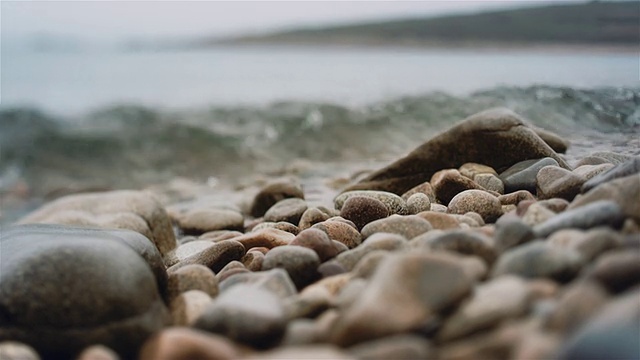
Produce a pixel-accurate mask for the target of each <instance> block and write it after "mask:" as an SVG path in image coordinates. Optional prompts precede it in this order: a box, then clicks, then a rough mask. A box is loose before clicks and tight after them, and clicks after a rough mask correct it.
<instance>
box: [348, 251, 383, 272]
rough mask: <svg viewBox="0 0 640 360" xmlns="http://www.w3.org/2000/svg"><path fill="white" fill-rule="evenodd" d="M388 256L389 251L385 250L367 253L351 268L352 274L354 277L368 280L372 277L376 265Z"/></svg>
mask: <svg viewBox="0 0 640 360" xmlns="http://www.w3.org/2000/svg"><path fill="white" fill-rule="evenodd" d="M387 255H389V251H386V250H374V251H371V252H368V253H367V254H366V255H364V256H363V257H362V259H360V261H358V264H357V265H356V266H355V267H354V268H353V270H352V272H353V275H354V276H355V277H361V278H364V279H368V278H369V277H371V275H373V273H374V271H375V270H376V268H377V267H378V264H380V262H381V261H382V260H383V259H384V258H385V257H387Z"/></svg>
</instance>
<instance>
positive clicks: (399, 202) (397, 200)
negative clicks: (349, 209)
mask: <svg viewBox="0 0 640 360" xmlns="http://www.w3.org/2000/svg"><path fill="white" fill-rule="evenodd" d="M353 196H366V197H370V198H373V199H376V200H378V201H380V202H382V203H383V204H384V205H385V206H386V207H387V209H388V210H389V214H404V213H405V212H406V203H405V200H404V199H402V198H401V197H400V196H398V195H396V194H394V193H390V192H386V191H373V190H358V191H347V192H343V193H342V194H340V195H338V196H337V197H336V198H335V199H334V200H333V202H334V205H335V207H336V209H337V210H342V207H343V206H344V204H345V203H346V201H347V199H349V198H350V197H353Z"/></svg>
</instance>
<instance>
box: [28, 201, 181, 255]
mask: <svg viewBox="0 0 640 360" xmlns="http://www.w3.org/2000/svg"><path fill="white" fill-rule="evenodd" d="M20 223H21V224H30V223H47V224H61V225H78V226H89V227H102V228H116V229H126V230H132V231H136V232H139V233H141V234H142V235H144V236H146V237H147V238H148V239H149V240H151V241H153V243H154V244H155V245H156V247H157V248H158V250H160V254H162V255H163V256H164V255H165V254H166V253H168V252H169V251H171V250H173V249H174V248H175V247H176V240H175V236H174V234H173V229H172V228H171V220H170V219H169V216H168V215H167V212H166V211H165V209H164V208H163V207H162V206H161V204H160V202H159V201H158V200H157V199H156V198H155V197H153V196H152V195H151V194H149V193H146V192H142V191H130V190H119V191H110V192H103V193H88V194H77V195H69V196H65V197H62V198H59V199H57V200H55V201H52V202H50V203H48V204H46V205H44V206H42V207H41V208H40V209H38V210H36V211H34V212H32V213H31V214H29V215H27V216H26V217H24V218H22V219H21V220H20Z"/></svg>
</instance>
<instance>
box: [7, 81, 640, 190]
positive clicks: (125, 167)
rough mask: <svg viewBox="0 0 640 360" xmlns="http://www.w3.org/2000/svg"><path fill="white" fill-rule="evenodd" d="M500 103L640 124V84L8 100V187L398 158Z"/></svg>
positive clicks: (553, 125)
mask: <svg viewBox="0 0 640 360" xmlns="http://www.w3.org/2000/svg"><path fill="white" fill-rule="evenodd" d="M495 106H506V107H508V108H511V109H512V110H514V111H516V112H518V113H520V114H522V115H523V116H525V117H526V118H528V119H529V120H530V121H531V122H532V123H533V124H534V125H536V126H539V127H542V128H545V129H548V130H551V131H555V132H557V133H559V134H560V135H563V136H566V137H568V138H570V139H571V138H572V137H573V138H576V136H578V135H580V136H582V135H584V136H594V135H593V134H622V133H624V134H629V133H633V134H637V133H640V88H638V89H632V88H602V89H589V90H581V89H573V88H561V87H549V86H534V87H527V88H513V87H499V88H494V89H490V90H485V91H480V92H476V93H473V94H471V95H469V96H464V97H457V96H452V95H448V94H445V93H428V94H424V95H420V96H411V97H403V98H399V99H392V100H388V101H385V102H379V103H375V104H371V105H368V106H363V107H358V108H348V107H344V106H339V105H334V104H324V103H309V102H279V103H273V104H271V105H268V106H255V107H251V106H243V107H211V108H200V109H181V110H162V111H161V110H156V109H152V108H148V107H143V106H139V105H135V104H133V105H121V106H113V107H108V108H103V109H98V110H95V111H92V112H89V113H87V114H85V115H83V116H79V117H76V118H61V117H57V116H56V115H53V114H47V113H43V112H41V111H39V110H37V109H32V108H15V109H4V110H0V142H1V144H2V162H1V163H0V179H1V180H2V182H0V190H3V189H5V188H7V187H8V186H9V185H10V184H11V183H12V182H14V180H15V179H22V180H24V181H25V182H26V183H27V184H28V185H29V187H30V189H32V191H33V192H34V193H36V194H39V195H46V194H48V193H51V192H55V191H56V190H57V189H60V188H64V187H73V186H78V187H85V188H86V187H94V188H100V187H104V188H123V187H139V186H141V185H144V184H149V183H158V182H162V181H165V180H167V179H170V178H173V177H175V176H184V177H190V178H195V179H206V178H207V177H209V176H216V177H220V178H223V179H224V178H227V179H233V178H237V177H239V176H243V175H245V174H249V173H252V172H269V171H271V170H273V169H277V168H278V167H280V166H283V165H285V164H289V163H291V162H292V161H294V160H297V159H305V160H309V161H318V162H340V161H358V160H388V159H392V158H394V157H396V156H398V155H401V154H403V153H406V152H407V151H409V150H411V149H412V148H413V147H415V146H416V145H418V144H420V143H422V142H423V141H425V140H426V139H428V138H430V137H432V136H433V135H434V134H436V133H437V132H439V131H441V130H443V129H445V128H447V127H449V126H450V125H451V124H452V123H454V122H456V121H459V120H461V119H463V118H465V117H466V116H469V115H471V114H473V113H476V112H478V111H481V110H484V109H487V108H490V107H495ZM12 179H13V180H12ZM74 184H75V185H74Z"/></svg>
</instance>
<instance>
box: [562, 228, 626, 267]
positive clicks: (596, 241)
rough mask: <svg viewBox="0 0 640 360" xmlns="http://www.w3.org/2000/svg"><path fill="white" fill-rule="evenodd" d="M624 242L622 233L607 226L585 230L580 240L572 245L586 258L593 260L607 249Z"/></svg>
mask: <svg viewBox="0 0 640 360" xmlns="http://www.w3.org/2000/svg"><path fill="white" fill-rule="evenodd" d="M622 242H623V240H622V237H621V236H620V234H618V233H617V232H615V231H613V230H611V229H609V228H606V227H605V228H595V229H591V230H589V231H587V232H585V233H584V235H583V236H582V238H581V239H580V241H577V242H575V243H574V244H572V247H573V248H575V249H576V251H578V252H579V253H580V254H582V256H583V257H584V258H585V259H587V260H592V259H595V258H596V257H598V256H600V254H602V253H604V252H605V251H607V250H610V249H614V248H616V247H619V246H620V245H621V244H622Z"/></svg>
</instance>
